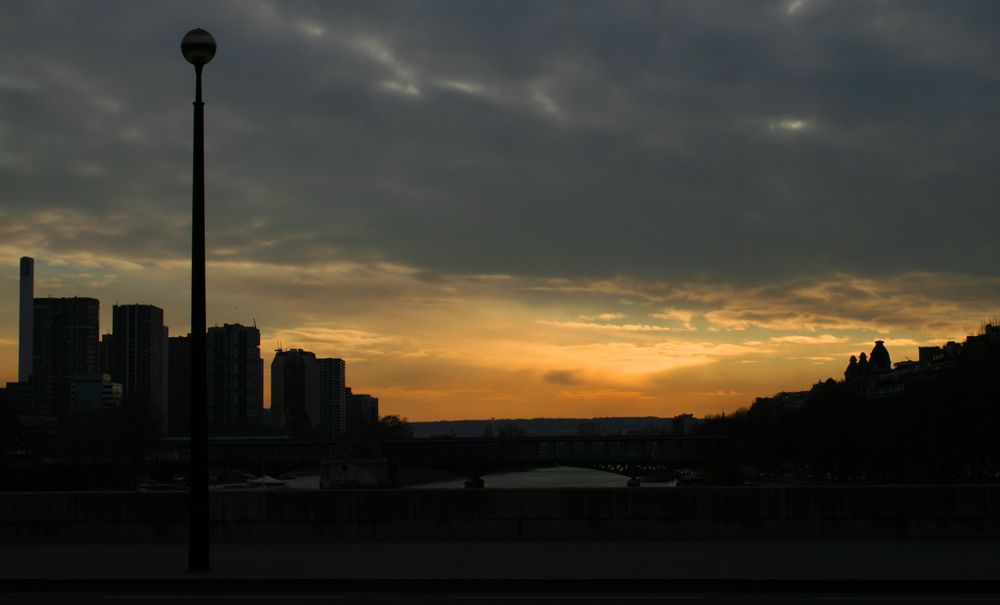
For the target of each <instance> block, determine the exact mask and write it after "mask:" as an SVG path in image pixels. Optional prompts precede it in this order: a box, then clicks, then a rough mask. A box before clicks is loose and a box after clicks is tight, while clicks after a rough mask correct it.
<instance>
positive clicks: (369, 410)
mask: <svg viewBox="0 0 1000 605" xmlns="http://www.w3.org/2000/svg"><path fill="white" fill-rule="evenodd" d="M377 422H378V397H375V396H374V395H368V394H366V393H353V392H351V389H350V388H348V389H347V434H348V435H350V436H351V437H354V438H358V437H364V436H365V435H367V434H369V433H371V431H372V430H373V429H374V428H375V423H377Z"/></svg>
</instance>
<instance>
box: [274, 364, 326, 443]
mask: <svg viewBox="0 0 1000 605" xmlns="http://www.w3.org/2000/svg"><path fill="white" fill-rule="evenodd" d="M271 418H272V422H273V424H274V426H275V427H276V428H279V429H283V430H286V431H288V432H289V433H293V434H295V433H303V432H311V430H312V429H314V428H316V427H318V426H319V419H320V413H319V364H318V363H317V362H316V355H315V354H314V353H310V352H309V351H303V350H302V349H289V350H287V351H284V350H281V349H278V350H277V351H276V352H275V354H274V361H272V362H271Z"/></svg>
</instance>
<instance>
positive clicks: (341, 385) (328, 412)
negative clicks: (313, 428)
mask: <svg viewBox="0 0 1000 605" xmlns="http://www.w3.org/2000/svg"><path fill="white" fill-rule="evenodd" d="M316 362H317V363H318V364H319V425H320V427H321V428H322V431H323V434H324V436H327V437H329V438H331V439H338V438H341V437H343V436H344V435H345V434H346V433H347V384H346V380H347V364H346V363H345V362H344V360H343V359H340V358H339V357H333V358H330V357H326V358H322V359H317V360H316Z"/></svg>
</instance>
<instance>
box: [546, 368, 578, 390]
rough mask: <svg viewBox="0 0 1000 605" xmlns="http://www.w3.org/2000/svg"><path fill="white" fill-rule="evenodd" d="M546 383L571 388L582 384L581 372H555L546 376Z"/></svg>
mask: <svg viewBox="0 0 1000 605" xmlns="http://www.w3.org/2000/svg"><path fill="white" fill-rule="evenodd" d="M544 379H545V382H550V383H552V384H558V385H563V386H569V385H574V384H580V377H579V372H577V371H574V370H553V371H551V372H548V373H546V374H545V377H544Z"/></svg>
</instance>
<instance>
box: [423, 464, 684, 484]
mask: <svg viewBox="0 0 1000 605" xmlns="http://www.w3.org/2000/svg"><path fill="white" fill-rule="evenodd" d="M482 478H483V481H485V482H486V486H485V487H488V488H496V489H511V488H551V487H625V482H626V481H627V480H628V477H625V476H624V475H616V474H614V473H608V472H605V471H598V470H594V469H589V468H576V467H572V466H556V467H550V468H535V469H531V470H527V471H517V472H510V473H494V474H492V475H483V477H482ZM643 485H649V486H659V487H672V486H673V485H674V482H673V481H662V482H661V481H657V482H653V481H643ZM464 488H465V479H455V480H451V481H438V482H435V483H423V484H420V485H411V486H408V487H407V488H406V489H464Z"/></svg>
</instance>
